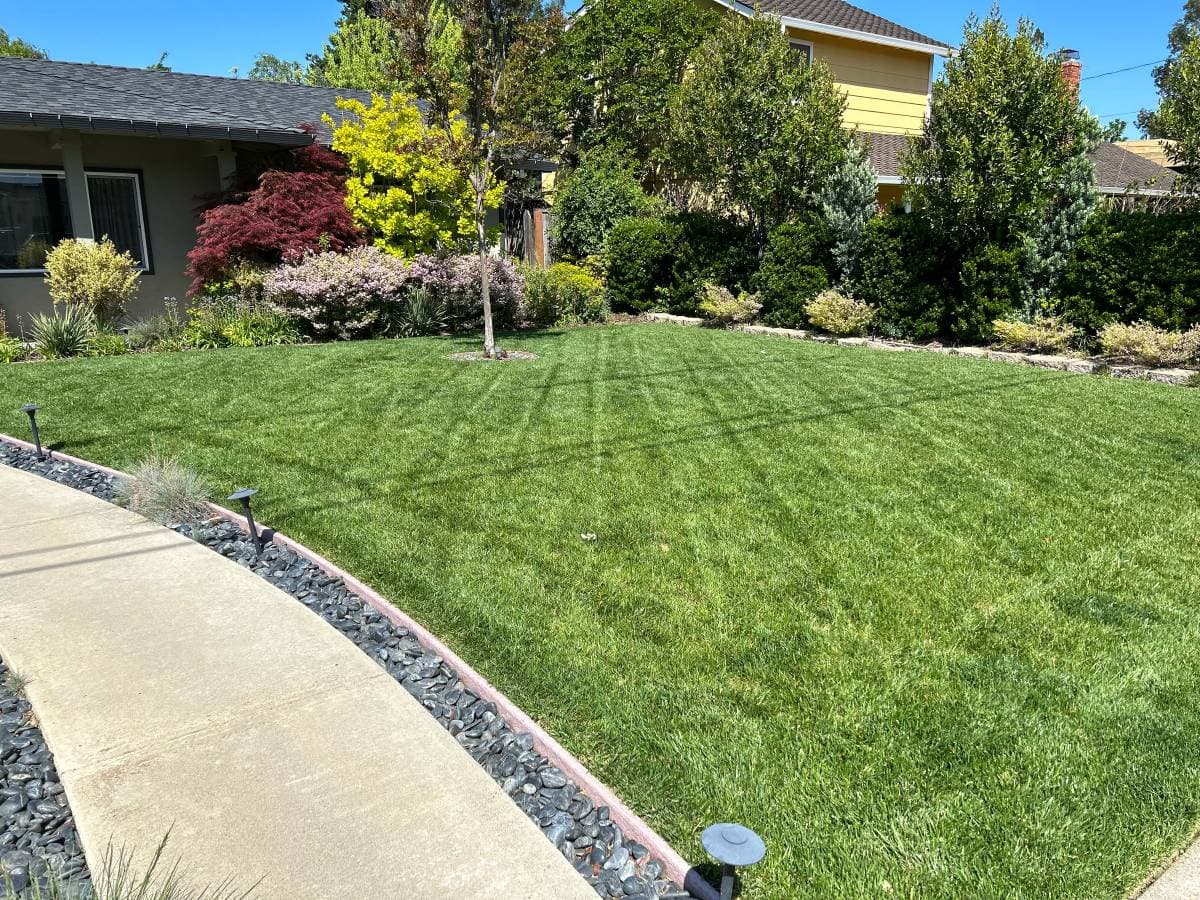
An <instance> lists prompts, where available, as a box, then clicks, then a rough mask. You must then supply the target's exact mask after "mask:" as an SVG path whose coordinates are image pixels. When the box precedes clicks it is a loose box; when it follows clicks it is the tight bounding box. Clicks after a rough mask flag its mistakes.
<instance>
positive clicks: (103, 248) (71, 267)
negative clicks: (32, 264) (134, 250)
mask: <svg viewBox="0 0 1200 900" xmlns="http://www.w3.org/2000/svg"><path fill="white" fill-rule="evenodd" d="M141 274H142V273H141V272H140V271H139V270H138V267H137V263H136V262H134V260H133V257H132V256H130V255H129V253H119V252H117V248H116V247H115V246H114V245H113V242H112V241H110V240H109V239H108V238H105V239H104V240H101V241H80V240H75V239H74V238H67V239H66V240H64V241H61V242H59V244H58V245H57V246H56V247H55V248H54V249H53V250H51V251H50V253H49V254H47V256H46V288H47V289H48V290H49V292H50V297H51V299H53V300H54V302H55V303H66V304H68V305H73V306H81V307H84V308H85V309H87V310H88V311H89V312H90V313H91V314H92V315H93V316H94V317H95V319H96V321H97V322H98V323H99V324H101V325H106V324H109V323H112V322H115V321H116V320H117V319H119V318H120V317H121V315H122V314H123V313H124V312H125V305H126V304H127V303H128V302H129V301H130V299H132V297H133V295H134V294H136V293H137V288H138V279H139V278H140V277H141Z"/></svg>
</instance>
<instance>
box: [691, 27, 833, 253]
mask: <svg viewBox="0 0 1200 900" xmlns="http://www.w3.org/2000/svg"><path fill="white" fill-rule="evenodd" d="M689 66H690V68H691V72H690V73H689V75H688V77H687V78H685V79H684V81H683V83H682V84H681V85H680V86H679V88H678V89H677V90H676V91H675V93H674V96H673V98H672V100H671V106H670V116H671V130H672V140H671V146H672V151H671V158H672V161H673V164H674V168H675V169H676V171H677V172H678V174H679V176H680V177H682V178H683V179H684V180H686V181H689V182H691V183H693V184H695V185H696V186H697V187H699V188H700V189H701V190H702V191H703V192H704V193H705V194H706V195H708V196H709V197H711V198H713V200H714V201H716V202H717V203H718V204H720V207H721V209H722V211H723V212H725V213H727V214H736V215H740V216H744V217H745V218H746V219H747V220H748V221H749V222H750V223H751V226H752V228H753V231H754V235H755V239H756V240H757V241H758V242H759V246H765V243H766V237H767V233H768V232H769V231H770V229H772V228H774V227H775V226H776V225H780V224H782V223H783V222H786V221H789V220H791V219H793V218H795V217H796V216H797V215H799V214H800V213H801V212H803V211H805V210H808V209H812V208H814V207H815V205H816V203H817V201H816V195H817V191H818V189H819V188H820V187H821V186H822V185H823V184H824V183H825V182H826V180H827V179H829V178H830V177H832V176H833V174H834V173H835V172H836V171H837V169H838V167H839V166H840V165H841V163H842V161H843V159H845V157H846V154H847V152H848V150H849V141H850V137H849V135H848V133H847V132H846V131H845V130H844V128H843V126H842V113H843V111H844V110H845V107H846V97H845V95H844V94H843V93H842V91H841V90H840V89H839V88H838V87H836V86H835V84H834V82H833V74H832V72H831V71H830V69H829V67H828V66H827V65H825V64H824V63H820V62H818V63H815V64H813V65H802V64H800V62H799V60H798V58H797V55H796V52H795V51H794V50H792V48H791V45H790V44H789V43H788V39H787V37H786V36H785V35H784V34H783V33H782V31H781V29H780V26H779V20H778V19H776V18H774V17H771V16H755V17H754V18H752V19H747V18H745V17H743V16H740V15H735V16H728V17H726V19H725V21H724V22H723V23H722V26H721V28H720V29H718V30H717V31H716V32H714V33H713V34H712V35H711V36H710V37H709V38H708V39H707V40H705V42H704V43H703V44H702V45H701V46H700V47H699V48H697V50H696V51H695V52H694V53H693V54H692V55H691V56H690V57H689Z"/></svg>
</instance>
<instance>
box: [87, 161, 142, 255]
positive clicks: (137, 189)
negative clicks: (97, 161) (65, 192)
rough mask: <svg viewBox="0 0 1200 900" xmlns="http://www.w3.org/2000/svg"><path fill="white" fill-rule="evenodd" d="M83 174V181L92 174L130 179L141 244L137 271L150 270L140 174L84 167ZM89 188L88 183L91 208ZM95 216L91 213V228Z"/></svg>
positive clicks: (89, 189)
mask: <svg viewBox="0 0 1200 900" xmlns="http://www.w3.org/2000/svg"><path fill="white" fill-rule="evenodd" d="M83 174H84V179H83V180H84V182H85V183H86V182H87V180H88V178H90V177H91V176H93V175H103V176H104V177H105V178H128V179H129V180H130V181H132V182H133V199H134V203H135V205H136V206H137V217H138V237H139V238H140V239H141V245H142V260H141V263H139V264H138V271H140V272H149V271H150V247H149V245H148V243H147V241H146V212H145V210H144V209H142V176H141V175H140V174H139V173H137V172H108V171H104V170H102V169H86V170H85V171H84V173H83ZM91 189H92V186H91V185H90V184H89V185H88V208H89V209H90V208H91V205H92V203H91V200H92V195H91ZM95 218H96V217H95V215H94V214H93V216H92V228H93V230H94V229H95V227H96V224H95Z"/></svg>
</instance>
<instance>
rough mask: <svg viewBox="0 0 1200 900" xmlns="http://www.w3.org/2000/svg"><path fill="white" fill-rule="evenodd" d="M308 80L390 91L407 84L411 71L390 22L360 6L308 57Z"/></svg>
mask: <svg viewBox="0 0 1200 900" xmlns="http://www.w3.org/2000/svg"><path fill="white" fill-rule="evenodd" d="M305 80H306V81H307V82H308V83H309V84H320V85H327V86H329V87H341V88H353V89H355V90H360V91H371V92H373V93H376V94H390V93H392V92H393V91H397V90H402V89H403V88H404V87H405V85H406V84H407V82H408V71H407V67H406V66H405V64H404V56H403V54H402V53H401V52H400V48H399V47H398V37H397V35H396V34H395V33H394V32H393V30H392V28H391V27H390V26H389V24H388V23H387V22H386V21H385V20H383V19H380V18H377V17H375V16H371V15H368V14H367V13H366V12H365V11H363V10H357V11H352V12H349V13H348V14H347V15H346V16H343V18H342V19H340V20H339V21H338V26H337V30H335V31H334V33H333V34H331V35H330V36H329V40H328V41H327V42H326V43H325V48H324V50H323V51H322V52H321V54H320V55H319V56H313V57H310V58H309V64H308V72H307V73H306V78H305Z"/></svg>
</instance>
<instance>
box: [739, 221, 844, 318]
mask: <svg viewBox="0 0 1200 900" xmlns="http://www.w3.org/2000/svg"><path fill="white" fill-rule="evenodd" d="M831 244H832V241H831V240H830V236H829V233H828V231H827V229H826V228H825V227H824V226H823V225H821V224H820V223H819V222H817V221H815V220H809V221H802V222H790V223H788V224H786V225H780V226H779V227H777V228H775V229H774V230H773V231H772V232H771V234H770V235H769V236H768V238H767V249H766V251H765V252H764V253H763V258H762V264H761V265H760V266H759V269H758V272H756V273H755V275H754V277H753V279H752V284H753V288H754V290H755V292H756V293H757V294H758V295H759V297H760V299H761V300H762V312H761V313H760V314H759V318H760V319H761V320H762V321H764V322H766V323H767V324H768V325H774V326H775V327H777V328H797V327H799V326H801V325H805V324H807V322H808V317H807V316H806V315H805V312H804V306H805V304H806V303H808V302H809V301H810V300H812V299H813V298H814V297H816V296H817V294H819V293H821V291H823V290H825V289H826V288H828V287H829V284H830V279H829V271H830V268H831V265H832V262H833V260H832V257H831V255H830V246H831Z"/></svg>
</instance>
